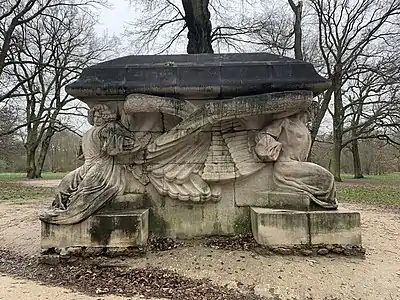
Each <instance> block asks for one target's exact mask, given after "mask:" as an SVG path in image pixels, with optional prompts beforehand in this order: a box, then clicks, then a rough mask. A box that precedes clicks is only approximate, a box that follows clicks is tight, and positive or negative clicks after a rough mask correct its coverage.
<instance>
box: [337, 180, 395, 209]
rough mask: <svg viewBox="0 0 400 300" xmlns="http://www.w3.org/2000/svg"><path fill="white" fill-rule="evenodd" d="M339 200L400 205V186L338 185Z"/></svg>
mask: <svg viewBox="0 0 400 300" xmlns="http://www.w3.org/2000/svg"><path fill="white" fill-rule="evenodd" d="M337 193H338V200H339V202H350V203H367V204H389V205H393V204H394V205H400V187H399V186H397V187H396V186H387V185H385V186H381V185H370V186H338V187H337Z"/></svg>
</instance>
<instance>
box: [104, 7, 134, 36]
mask: <svg viewBox="0 0 400 300" xmlns="http://www.w3.org/2000/svg"><path fill="white" fill-rule="evenodd" d="M110 2H112V6H113V8H111V9H108V8H102V9H101V13H100V20H99V24H98V25H97V31H98V33H99V34H102V33H103V32H104V31H107V32H108V33H109V34H110V35H112V34H117V35H119V34H121V33H123V31H124V25H125V24H126V22H129V21H132V20H134V17H135V12H134V9H133V8H132V7H129V2H128V1H126V0H112V1H110Z"/></svg>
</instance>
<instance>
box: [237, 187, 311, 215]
mask: <svg viewBox="0 0 400 300" xmlns="http://www.w3.org/2000/svg"><path fill="white" fill-rule="evenodd" d="M236 205H237V206H253V207H265V208H273V209H291V210H304V211H308V210H310V208H311V200H310V197H309V196H307V195H306V194H304V193H289V192H275V191H261V192H254V193H253V195H252V197H240V198H236Z"/></svg>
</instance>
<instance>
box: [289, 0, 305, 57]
mask: <svg viewBox="0 0 400 300" xmlns="http://www.w3.org/2000/svg"><path fill="white" fill-rule="evenodd" d="M289 4H290V7H291V8H292V10H293V12H294V17H295V20H294V58H295V59H300V60H303V49H302V31H301V18H302V14H303V2H302V1H299V3H298V4H297V5H296V4H294V1H293V0H289Z"/></svg>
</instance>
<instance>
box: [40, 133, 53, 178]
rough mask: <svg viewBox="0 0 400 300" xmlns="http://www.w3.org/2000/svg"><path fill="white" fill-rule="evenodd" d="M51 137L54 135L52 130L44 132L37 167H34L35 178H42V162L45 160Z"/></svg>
mask: <svg viewBox="0 0 400 300" xmlns="http://www.w3.org/2000/svg"><path fill="white" fill-rule="evenodd" d="M53 135H54V130H53V129H50V128H49V129H48V130H47V132H46V136H45V137H44V139H43V141H42V144H41V147H40V153H39V158H38V160H37V166H36V178H41V177H42V171H43V166H44V162H45V160H46V155H47V152H48V150H49V147H50V142H51V138H52V137H53Z"/></svg>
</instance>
